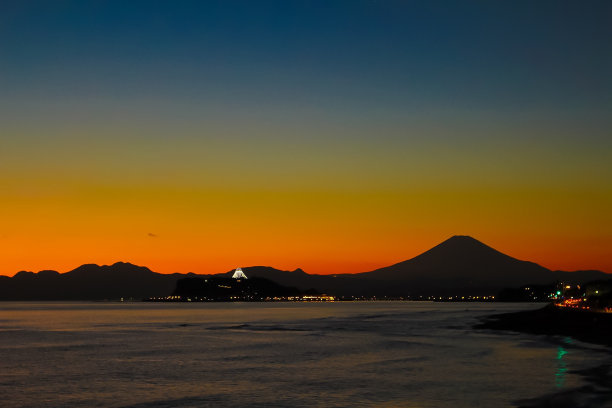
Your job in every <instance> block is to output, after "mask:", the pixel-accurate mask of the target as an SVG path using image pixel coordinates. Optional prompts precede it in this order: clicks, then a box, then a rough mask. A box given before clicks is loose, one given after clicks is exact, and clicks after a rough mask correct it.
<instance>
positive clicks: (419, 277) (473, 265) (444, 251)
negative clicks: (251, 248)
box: [0, 235, 611, 300]
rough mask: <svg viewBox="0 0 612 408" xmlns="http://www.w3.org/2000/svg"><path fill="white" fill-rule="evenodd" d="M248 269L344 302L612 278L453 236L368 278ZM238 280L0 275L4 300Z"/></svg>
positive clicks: (139, 272)
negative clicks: (547, 264)
mask: <svg viewBox="0 0 612 408" xmlns="http://www.w3.org/2000/svg"><path fill="white" fill-rule="evenodd" d="M242 270H243V271H244V273H245V274H246V275H247V276H248V277H249V278H251V277H259V278H264V279H268V280H271V281H273V282H275V283H277V284H279V285H282V286H288V287H295V288H297V289H298V290H300V291H308V290H315V291H317V292H319V293H327V294H331V295H338V296H393V297H396V296H408V295H411V296H419V295H441V296H445V295H462V294H466V295H491V294H496V293H498V292H499V291H500V290H501V289H504V288H513V287H520V286H523V285H549V284H553V283H555V282H556V281H564V282H589V281H594V280H605V279H609V278H610V277H611V275H608V274H606V273H603V272H601V271H575V272H564V271H551V270H550V269H547V268H544V267H543V266H540V265H538V264H535V263H533V262H528V261H522V260H518V259H516V258H513V257H511V256H508V255H506V254H503V253H501V252H499V251H498V250H496V249H493V248H491V247H489V246H487V245H485V244H483V243H482V242H480V241H478V240H476V239H474V238H472V237H469V236H462V235H457V236H453V237H451V238H449V239H447V240H446V241H444V242H442V243H441V244H439V245H436V246H435V247H433V248H431V249H430V250H428V251H426V252H424V253H422V254H420V255H418V256H416V257H414V258H411V259H408V260H406V261H403V262H399V263H396V264H394V265H390V266H387V267H384V268H379V269H376V270H373V271H369V272H362V273H355V274H338V275H313V274H308V273H306V272H304V271H303V270H301V269H296V270H294V271H282V270H279V269H275V268H273V267H270V266H251V267H244V268H242ZM232 273H233V271H229V272H224V273H219V274H206V275H203V274H202V275H196V274H193V273H188V274H179V273H175V274H171V275H166V274H160V273H156V272H153V271H151V270H150V269H148V268H146V267H143V266H137V265H133V264H130V263H125V262H117V263H115V264H113V265H103V266H99V265H95V264H86V265H82V266H79V267H78V268H76V269H74V270H72V271H70V272H66V273H62V274H60V273H58V272H55V271H41V272H38V273H33V272H26V271H22V272H19V273H17V274H16V275H15V276H13V277H12V278H10V277H7V276H0V300H100V299H119V298H126V299H129V298H134V299H142V298H147V297H158V296H167V295H169V294H171V293H172V292H173V291H174V290H175V288H176V282H177V280H178V279H181V278H188V277H191V278H193V277H220V278H228V277H230V276H231V274H232Z"/></svg>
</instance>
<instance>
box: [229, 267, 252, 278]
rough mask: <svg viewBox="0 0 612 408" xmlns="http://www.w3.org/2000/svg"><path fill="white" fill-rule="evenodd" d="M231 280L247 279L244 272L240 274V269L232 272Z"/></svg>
mask: <svg viewBox="0 0 612 408" xmlns="http://www.w3.org/2000/svg"><path fill="white" fill-rule="evenodd" d="M232 278H234V279H248V278H247V277H246V275H245V274H244V272H242V269H240V268H236V271H234V274H233V275H232Z"/></svg>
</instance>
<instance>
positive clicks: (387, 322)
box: [0, 301, 610, 408]
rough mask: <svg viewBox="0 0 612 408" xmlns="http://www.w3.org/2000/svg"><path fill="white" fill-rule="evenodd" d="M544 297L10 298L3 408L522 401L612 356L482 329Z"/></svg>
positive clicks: (1, 318) (570, 384)
mask: <svg viewBox="0 0 612 408" xmlns="http://www.w3.org/2000/svg"><path fill="white" fill-rule="evenodd" d="M541 306H542V305H533V304H503V303H432V302H380V301H378V302H336V303H285V302H279V303H111V302H99V303H96V302H75V303H58V302H47V303H35V302H2V303H0V398H1V399H2V400H1V401H0V405H1V406H2V407H5V408H11V407H133V408H136V407H138V408H145V407H146V408H149V407H150V408H153V407H512V406H520V405H521V404H528V403H527V402H525V401H530V399H535V398H538V397H541V396H543V395H553V396H554V395H562V394H563V393H564V392H568V391H571V390H573V389H577V388H580V387H583V388H584V381H585V380H584V377H583V376H582V375H580V373H579V370H585V369H589V368H592V367H596V366H600V365H601V364H609V362H610V354H609V351H608V349H606V348H604V347H600V346H594V345H588V344H585V343H580V342H577V341H574V340H572V339H570V338H563V337H546V336H534V335H528V334H519V333H512V332H493V331H487V330H475V329H473V325H474V324H476V323H477V322H478V321H479V319H481V318H482V317H483V316H486V315H490V314H494V313H501V312H511V311H517V310H526V309H534V308H538V307H541ZM603 405H605V404H603ZM603 405H602V406H603ZM542 406H544V405H542Z"/></svg>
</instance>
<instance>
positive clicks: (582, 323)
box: [474, 304, 612, 347]
mask: <svg viewBox="0 0 612 408" xmlns="http://www.w3.org/2000/svg"><path fill="white" fill-rule="evenodd" d="M474 328H475V329H485V330H486V329H489V330H503V331H515V332H520V333H528V334H538V335H548V336H555V335H557V336H568V337H572V338H574V339H576V340H579V341H583V342H586V343H592V344H598V345H603V346H607V347H612V313H610V314H608V313H594V312H588V311H581V310H572V309H559V308H557V307H555V306H554V305H552V304H549V305H547V306H545V307H543V308H541V309H536V310H528V311H521V312H512V313H503V314H495V315H489V316H486V317H484V318H483V321H481V322H480V323H478V324H476V325H474Z"/></svg>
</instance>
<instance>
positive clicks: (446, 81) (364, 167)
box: [0, 0, 612, 276]
mask: <svg viewBox="0 0 612 408" xmlns="http://www.w3.org/2000/svg"><path fill="white" fill-rule="evenodd" d="M611 19H612V2H609V1H589V0H586V1H496V2H490V1H484V0H483V1H464V2H456V1H431V2H422V1H418V2H417V1H414V2H412V1H393V0H388V1H374V0H372V1H359V0H352V1H333V0H330V1H256V2H254V1H231V0H230V1H175V2H168V1H152V0H148V1H138V0H135V1H129V2H126V1H112V0H111V1H83V0H79V1H76V0H75V1H70V0H61V1H50V0H48V1H42V0H41V1H27V0H25V1H22V0H6V1H2V2H1V3H0V274H4V275H9V276H12V275H13V274H15V273H16V272H18V271H20V270H32V271H38V270H42V269H54V270H58V271H60V272H65V271H68V270H71V269H74V268H76V267H77V266H79V265H81V264H83V263H97V264H112V263H114V262H117V261H126V262H132V263H135V264H139V265H144V266H148V267H149V268H151V269H152V270H154V271H156V272H162V273H173V272H196V273H219V272H225V271H228V270H231V269H233V268H235V267H239V266H240V267H246V266H252V265H268V266H273V267H276V268H279V269H286V270H293V269H296V268H302V269H303V270H305V271H306V272H308V273H318V274H328V273H356V272H365V271H369V270H372V269H375V268H378V267H382V266H387V265H390V264H393V263H397V262H400V261H403V260H406V259H409V258H411V257H414V256H416V255H418V254H419V253H421V252H423V251H425V250H427V249H429V248H431V247H433V246H434V245H436V244H438V243H440V242H442V241H443V240H445V239H447V238H449V237H451V236H452V235H470V236H472V237H474V238H476V239H478V240H480V241H482V242H484V243H486V244H488V245H490V246H492V247H494V248H496V249H498V250H500V251H502V252H504V253H506V254H508V255H511V256H514V257H516V258H519V259H524V260H530V261H533V262H537V263H539V264H541V265H543V266H545V267H548V268H551V269H561V270H577V269H600V270H603V271H606V272H612V256H611V255H612V211H611V209H612V114H611V112H612V75H610V73H611V72H612V45H611V43H610V39H611V38H612V24H610V23H609V22H610V21H611Z"/></svg>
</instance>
